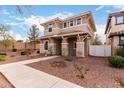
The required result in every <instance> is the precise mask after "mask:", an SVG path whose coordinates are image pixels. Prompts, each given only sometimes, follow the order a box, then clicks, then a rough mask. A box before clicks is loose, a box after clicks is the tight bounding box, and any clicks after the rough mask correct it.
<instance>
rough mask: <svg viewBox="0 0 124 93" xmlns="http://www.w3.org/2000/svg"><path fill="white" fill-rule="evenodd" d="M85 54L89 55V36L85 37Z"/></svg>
mask: <svg viewBox="0 0 124 93" xmlns="http://www.w3.org/2000/svg"><path fill="white" fill-rule="evenodd" d="M85 42H86V48H85V49H86V56H88V55H89V46H90V37H87V38H86V41H85Z"/></svg>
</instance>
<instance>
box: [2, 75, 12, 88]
mask: <svg viewBox="0 0 124 93" xmlns="http://www.w3.org/2000/svg"><path fill="white" fill-rule="evenodd" d="M0 88H14V86H13V85H12V84H11V83H10V82H9V81H8V80H7V79H6V78H5V77H4V76H3V75H2V74H1V73H0Z"/></svg>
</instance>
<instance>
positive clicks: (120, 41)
mask: <svg viewBox="0 0 124 93" xmlns="http://www.w3.org/2000/svg"><path fill="white" fill-rule="evenodd" d="M121 37H123V38H124V36H119V45H123V46H124V43H122V42H124V40H121Z"/></svg>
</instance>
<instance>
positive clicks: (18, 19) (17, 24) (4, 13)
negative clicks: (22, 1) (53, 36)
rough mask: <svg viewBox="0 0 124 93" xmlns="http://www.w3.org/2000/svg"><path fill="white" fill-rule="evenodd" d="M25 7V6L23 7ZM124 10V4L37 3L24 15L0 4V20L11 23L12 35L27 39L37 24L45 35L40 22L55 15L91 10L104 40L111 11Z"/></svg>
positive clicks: (61, 15)
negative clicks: (28, 33)
mask: <svg viewBox="0 0 124 93" xmlns="http://www.w3.org/2000/svg"><path fill="white" fill-rule="evenodd" d="M23 9H25V8H23ZM122 10H124V6H121V5H120V6H112V5H111V6H110V5H109V6H107V5H106V6H104V5H100V6H99V5H62V6H60V5H51V6H50V5H39V6H38V5H35V6H31V8H29V9H28V10H27V9H26V10H24V14H23V15H19V14H18V13H16V9H15V6H0V22H1V24H2V23H5V24H9V25H11V31H10V32H11V35H12V36H13V37H14V38H15V39H17V40H19V39H23V40H26V38H27V32H28V29H29V28H30V26H31V25H33V24H36V25H38V27H39V29H40V35H41V36H42V35H43V27H41V26H40V25H39V23H42V22H45V21H47V20H49V19H53V18H55V17H60V18H62V19H64V18H67V17H69V16H72V15H77V14H80V13H83V12H86V11H91V12H92V14H93V17H94V21H95V25H96V28H97V32H96V33H98V35H99V36H100V39H101V40H102V41H104V40H105V36H104V30H105V25H106V21H107V16H108V14H109V13H112V12H118V11H122Z"/></svg>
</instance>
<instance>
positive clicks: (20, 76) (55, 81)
mask: <svg viewBox="0 0 124 93" xmlns="http://www.w3.org/2000/svg"><path fill="white" fill-rule="evenodd" d="M56 57H57V56H51V57H43V58H37V59H31V60H25V61H20V62H17V63H10V64H5V65H0V72H1V73H2V74H3V75H4V76H5V77H6V78H7V79H8V80H9V81H10V82H11V83H12V84H13V85H14V86H15V87H16V88H60V87H62V88H69V87H70V88H72V87H75V88H78V87H80V86H79V85H76V84H73V83H71V82H68V81H66V80H63V79H61V78H58V77H55V76H53V75H50V74H47V73H44V72H42V71H39V70H36V69H34V68H31V67H28V66H26V65H25V64H29V63H34V62H38V61H43V60H47V59H53V58H56Z"/></svg>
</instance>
